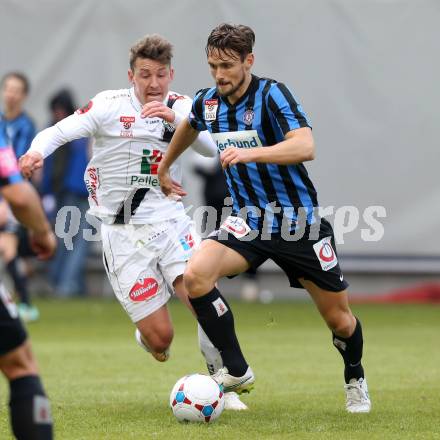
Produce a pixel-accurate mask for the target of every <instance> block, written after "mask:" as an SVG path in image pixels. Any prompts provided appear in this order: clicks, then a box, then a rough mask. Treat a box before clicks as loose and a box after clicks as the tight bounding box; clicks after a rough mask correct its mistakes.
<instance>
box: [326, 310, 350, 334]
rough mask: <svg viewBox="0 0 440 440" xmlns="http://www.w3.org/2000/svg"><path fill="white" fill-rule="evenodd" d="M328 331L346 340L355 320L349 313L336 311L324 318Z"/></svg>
mask: <svg viewBox="0 0 440 440" xmlns="http://www.w3.org/2000/svg"><path fill="white" fill-rule="evenodd" d="M326 322H327V325H328V326H329V328H330V330H331V331H332V332H333V333H334V334H335V335H338V336H341V337H343V338H348V337H350V336H351V334H352V333H353V330H354V326H355V320H354V317H353V315H352V314H351V313H347V312H341V311H336V312H333V313H330V314H329V315H328V316H327V317H326Z"/></svg>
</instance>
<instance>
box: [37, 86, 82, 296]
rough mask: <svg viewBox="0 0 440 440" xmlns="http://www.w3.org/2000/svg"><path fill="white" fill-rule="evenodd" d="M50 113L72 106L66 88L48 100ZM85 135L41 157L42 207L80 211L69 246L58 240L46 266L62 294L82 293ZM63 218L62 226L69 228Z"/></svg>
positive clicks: (58, 114) (57, 117)
mask: <svg viewBox="0 0 440 440" xmlns="http://www.w3.org/2000/svg"><path fill="white" fill-rule="evenodd" d="M49 107H50V111H51V115H52V120H51V122H50V125H53V124H56V123H57V122H59V121H61V119H64V118H65V117H67V116H69V115H71V114H72V113H73V112H74V111H75V109H76V106H75V104H74V101H73V97H72V94H71V92H70V91H69V90H67V89H63V90H60V91H59V92H58V93H56V94H55V95H54V96H53V97H52V98H51V99H50V102H49ZM88 145H89V139H87V138H82V139H77V140H73V141H72V142H69V143H68V144H66V145H64V147H63V148H59V149H57V150H56V151H55V152H54V153H53V154H52V155H50V156H49V157H47V158H46V159H45V161H44V169H43V181H42V186H41V192H42V194H43V203H44V205H45V207H46V209H47V208H48V207H51V206H52V207H53V208H55V209H54V217H56V213H57V212H58V211H59V210H60V209H61V208H62V207H63V206H76V207H77V208H79V210H80V211H81V220H80V225H79V231H78V234H76V236H75V237H74V238H73V249H72V250H68V249H67V248H66V246H65V244H64V242H63V241H62V240H59V242H58V248H57V252H56V254H55V258H54V261H53V262H52V265H51V267H50V270H49V278H50V281H51V283H52V285H53V287H54V289H55V293H56V294H57V295H59V296H62V297H69V296H74V295H85V294H86V292H87V289H86V283H85V268H86V260H87V255H88V252H89V243H88V242H87V241H86V240H84V238H83V230H84V229H85V228H86V227H90V226H89V224H88V223H87V222H86V217H85V214H86V212H87V209H88V206H89V204H88V199H87V197H88V192H87V189H86V186H85V184H84V180H83V179H84V172H85V170H86V167H87V163H88ZM70 221H71V219H70V220H69V219H68V220H67V221H66V225H65V229H66V230H67V229H68V228H69V224H68V223H69V222H70Z"/></svg>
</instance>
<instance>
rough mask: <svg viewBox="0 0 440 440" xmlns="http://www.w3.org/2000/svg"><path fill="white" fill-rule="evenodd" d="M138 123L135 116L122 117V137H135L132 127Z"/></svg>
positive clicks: (120, 119)
mask: <svg viewBox="0 0 440 440" xmlns="http://www.w3.org/2000/svg"><path fill="white" fill-rule="evenodd" d="M135 121H136V117H135V116H121V117H120V118H119V122H120V123H121V124H122V127H121V137H133V130H132V128H131V125H132V124H133V123H134V122H135Z"/></svg>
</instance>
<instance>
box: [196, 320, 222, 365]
mask: <svg viewBox="0 0 440 440" xmlns="http://www.w3.org/2000/svg"><path fill="white" fill-rule="evenodd" d="M197 327H198V333H199V347H200V351H201V352H202V354H203V356H204V358H205V360H206V366H207V368H208V371H209V374H214V373H215V372H217V371H218V370H219V369H220V368H222V367H223V361H222V357H221V356H220V352H219V351H218V350H217V349H216V348H215V347H214V345H212V342H211V341H210V340H209V338H208V336H207V335H206V333H205V332H204V331H203V329H202V327H200V324H198V325H197Z"/></svg>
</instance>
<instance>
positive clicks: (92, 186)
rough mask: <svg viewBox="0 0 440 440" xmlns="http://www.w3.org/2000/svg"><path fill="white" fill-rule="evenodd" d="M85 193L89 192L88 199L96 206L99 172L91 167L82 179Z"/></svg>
mask: <svg viewBox="0 0 440 440" xmlns="http://www.w3.org/2000/svg"><path fill="white" fill-rule="evenodd" d="M84 182H85V184H86V188H87V191H88V192H89V196H90V198H91V199H92V200H93V201H94V202H95V203H96V204H97V205H99V203H98V197H97V195H96V190H97V189H98V188H99V170H98V169H97V168H94V167H91V168H87V170H86V178H85V179H84Z"/></svg>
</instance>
